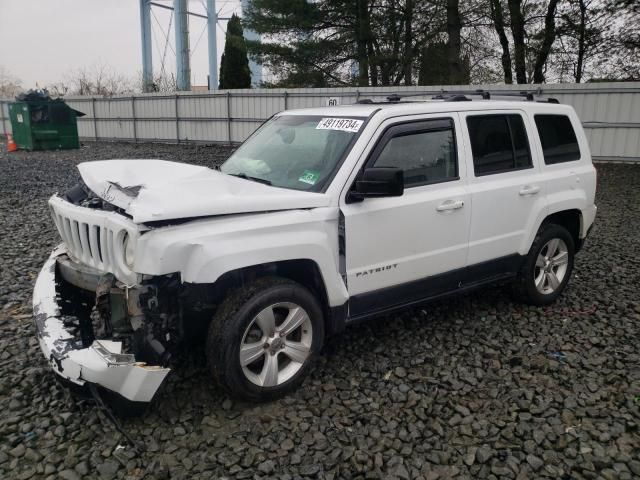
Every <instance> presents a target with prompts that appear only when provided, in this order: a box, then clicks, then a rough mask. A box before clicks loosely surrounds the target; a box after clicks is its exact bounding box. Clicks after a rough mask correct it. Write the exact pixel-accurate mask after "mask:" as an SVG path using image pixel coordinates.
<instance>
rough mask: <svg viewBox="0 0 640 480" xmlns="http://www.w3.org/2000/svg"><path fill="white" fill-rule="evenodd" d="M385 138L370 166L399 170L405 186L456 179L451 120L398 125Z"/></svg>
mask: <svg viewBox="0 0 640 480" xmlns="http://www.w3.org/2000/svg"><path fill="white" fill-rule="evenodd" d="M389 133H390V135H389ZM385 136H387V138H388V137H389V136H390V137H391V138H389V139H388V141H387V142H386V143H385V144H384V147H383V148H382V149H381V150H380V153H379V154H378V156H377V158H376V159H375V161H374V163H373V166H375V167H396V168H401V169H402V171H403V172H404V186H405V187H417V186H420V185H426V184H429V183H438V182H444V181H448V180H456V179H457V178H458V163H457V155H456V147H455V135H454V132H453V122H452V121H451V120H448V119H447V120H434V121H427V122H420V123H416V124H407V125H399V126H396V127H392V128H391V129H390V130H389V132H388V134H387V135H385Z"/></svg>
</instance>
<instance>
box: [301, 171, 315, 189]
mask: <svg viewBox="0 0 640 480" xmlns="http://www.w3.org/2000/svg"><path fill="white" fill-rule="evenodd" d="M318 177H320V174H319V173H318V172H314V171H313V170H305V171H304V172H303V173H302V175H300V178H299V179H298V181H299V182H302V183H308V184H309V185H315V184H316V182H317V181H318Z"/></svg>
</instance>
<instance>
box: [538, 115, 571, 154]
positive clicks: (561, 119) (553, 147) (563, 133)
mask: <svg viewBox="0 0 640 480" xmlns="http://www.w3.org/2000/svg"><path fill="white" fill-rule="evenodd" d="M534 118H535V121H536V127H538V135H540V143H542V153H543V154H544V163H546V164H547V165H551V164H553V163H562V162H571V161H573V160H580V147H579V146H578V139H577V138H576V132H574V131H573V126H571V120H569V117H567V116H565V115H535V117H534Z"/></svg>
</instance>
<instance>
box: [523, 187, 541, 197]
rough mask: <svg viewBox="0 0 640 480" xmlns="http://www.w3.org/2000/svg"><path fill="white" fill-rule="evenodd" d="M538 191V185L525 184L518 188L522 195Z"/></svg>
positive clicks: (533, 193)
mask: <svg viewBox="0 0 640 480" xmlns="http://www.w3.org/2000/svg"><path fill="white" fill-rule="evenodd" d="M539 191H540V187H539V186H537V185H525V186H524V187H522V188H521V189H520V192H518V193H519V194H520V195H522V196H525V195H535V194H536V193H538V192H539Z"/></svg>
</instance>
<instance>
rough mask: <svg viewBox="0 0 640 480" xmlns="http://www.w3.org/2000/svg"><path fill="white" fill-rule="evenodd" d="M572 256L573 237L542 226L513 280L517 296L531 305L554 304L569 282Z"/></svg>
mask: <svg viewBox="0 0 640 480" xmlns="http://www.w3.org/2000/svg"><path fill="white" fill-rule="evenodd" d="M574 255H575V245H574V242H573V237H572V236H571V234H570V233H569V232H568V231H567V229H566V228H564V227H562V226H560V225H555V224H547V225H543V226H542V227H541V228H540V230H539V231H538V234H537V235H536V238H535V240H534V242H533V245H531V249H530V250H529V253H528V255H527V258H526V260H525V262H524V265H523V267H522V270H521V271H520V274H519V275H518V278H517V280H516V284H515V292H516V294H517V296H518V297H519V298H520V299H521V300H523V301H525V302H527V303H530V304H532V305H548V304H550V303H552V302H553V301H555V300H556V299H557V298H558V297H559V296H560V294H561V293H562V292H563V291H564V289H565V288H566V286H567V283H568V282H569V278H570V277H571V272H572V270H573V261H574Z"/></svg>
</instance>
